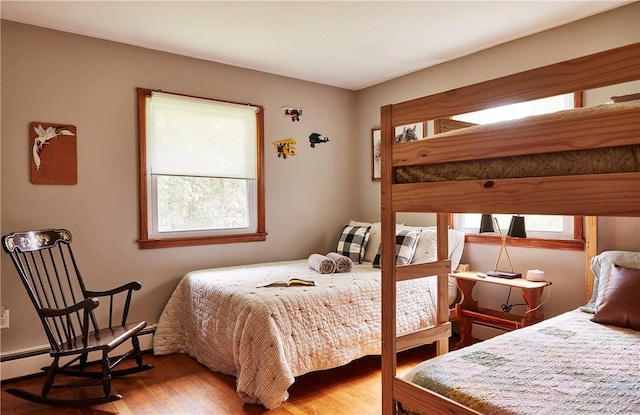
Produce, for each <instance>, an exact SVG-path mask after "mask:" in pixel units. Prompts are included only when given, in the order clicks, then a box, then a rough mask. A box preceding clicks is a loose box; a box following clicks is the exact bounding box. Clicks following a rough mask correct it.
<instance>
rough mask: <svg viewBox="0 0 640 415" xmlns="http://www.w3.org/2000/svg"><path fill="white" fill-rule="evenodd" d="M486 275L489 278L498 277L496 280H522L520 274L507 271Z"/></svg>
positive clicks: (490, 272) (489, 272)
mask: <svg viewBox="0 0 640 415" xmlns="http://www.w3.org/2000/svg"><path fill="white" fill-rule="evenodd" d="M487 275H488V276H490V277H498V278H507V279H513V278H522V274H521V273H519V272H509V271H487Z"/></svg>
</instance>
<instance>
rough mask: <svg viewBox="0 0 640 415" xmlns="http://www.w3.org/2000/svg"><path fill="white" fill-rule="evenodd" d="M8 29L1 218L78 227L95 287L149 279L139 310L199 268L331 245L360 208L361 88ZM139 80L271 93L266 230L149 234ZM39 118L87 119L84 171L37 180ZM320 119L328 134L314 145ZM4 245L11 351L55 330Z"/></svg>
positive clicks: (208, 90)
mask: <svg viewBox="0 0 640 415" xmlns="http://www.w3.org/2000/svg"><path fill="white" fill-rule="evenodd" d="M1 39H2V130H1V131H2V150H1V151H2V164H1V167H2V183H1V189H2V198H1V200H2V207H1V209H2V223H1V227H2V229H1V231H2V233H3V234H5V233H8V232H13V231H19V230H28V229H37V228H48V227H65V228H68V229H70V230H71V231H72V233H73V235H74V245H75V249H76V255H77V257H78V259H79V261H80V265H81V269H82V271H83V273H84V276H85V280H86V282H87V284H88V285H89V286H90V287H92V288H93V289H103V288H110V287H113V286H116V285H117V284H120V283H123V282H126V281H129V280H131V279H136V280H139V281H140V282H141V283H142V285H143V290H142V291H141V293H139V295H137V296H136V297H135V300H134V302H135V303H134V306H133V310H132V318H133V319H140V318H141V319H146V320H147V321H148V322H149V323H155V322H157V320H158V318H159V316H160V313H161V311H162V308H163V306H164V304H165V302H166V301H167V299H168V297H169V295H170V294H171V292H172V290H173V288H174V287H175V285H176V284H177V282H178V280H179V278H180V277H181V276H182V275H183V274H184V273H186V272H187V271H190V270H194V269H199V268H209V267H216V266H224V265H230V264H246V263H255V262H263V261H273V260H286V259H295V258H306V257H307V256H308V255H309V254H311V253H313V252H323V253H324V252H327V251H328V250H330V249H332V248H334V246H335V245H334V244H335V243H336V241H337V236H338V232H339V230H340V229H341V226H342V225H343V224H344V223H346V222H348V220H349V219H350V218H351V216H352V215H353V214H354V213H355V195H354V193H353V184H352V182H353V181H352V179H351V178H352V177H353V176H354V174H355V173H356V171H355V166H354V164H353V163H352V160H353V159H354V151H355V147H354V142H355V140H354V132H355V127H354V123H353V119H354V109H355V93H354V92H353V91H348V90H343V89H339V88H334V87H329V86H324V85H320V84H314V83H309V82H303V81H298V80H294V79H289V78H284V77H279V76H274V75H270V74H266V73H261V72H256V71H250V70H244V69H240V68H236V67H231V66H226V65H221V64H216V63H211V62H206V61H202V60H197V59H191V58H186V57H182V56H177V55H172V54H167V53H161V52H156V51H151V50H146V49H141V48H137V47H132V46H127V45H123V44H119V43H114V42H108V41H103V40H97V39H93V38H88V37H82V36H76V35H71V34H67V33H63V32H57V31H52V30H47V29H42V28H38V27H33V26H28V25H23V24H17V23H14V22H8V21H2V38H1ZM136 87H146V88H154V89H155V88H160V89H163V90H166V91H172V92H179V93H184V94H192V95H198V96H204V97H211V98H217V99H224V100H231V101H240V102H252V103H256V104H261V105H264V106H265V107H266V110H265V136H266V139H265V160H266V161H265V162H266V167H265V171H266V224H267V231H268V233H269V236H268V238H267V241H266V242H254V243H239V244H230V245H209V246H200V247H189V248H167V249H157V250H140V249H139V248H138V245H137V244H136V238H137V237H138V202H137V200H138V193H137V180H138V173H137V168H138V160H137V130H136V128H137V118H136V117H137V113H136V109H137V107H136V97H137V95H136V90H135V88H136ZM282 106H296V107H300V108H302V109H303V110H304V112H303V117H302V118H301V121H300V122H296V123H293V122H292V121H291V120H290V119H289V118H287V117H285V116H284V115H283V112H282V110H281V107H282ZM32 121H41V122H55V123H69V124H73V125H75V126H76V127H77V133H78V139H77V140H78V141H77V142H78V184H77V185H75V186H50V185H33V184H31V183H30V178H29V154H30V153H29V145H28V137H29V131H28V127H29V123H30V122H32ZM312 132H318V133H321V134H322V135H323V136H327V137H329V138H330V142H328V143H326V144H320V145H317V146H316V148H315V149H312V148H311V147H310V146H309V142H308V136H309V134H310V133H312ZM289 137H293V138H295V139H296V140H297V141H298V145H297V153H298V155H297V156H295V157H291V158H287V160H283V159H281V158H277V157H276V153H275V151H274V149H273V145H272V142H273V141H275V140H279V139H283V138H289ZM2 257H3V258H2V299H1V301H2V305H4V306H6V307H7V308H8V309H9V310H10V312H11V314H10V316H11V321H10V323H11V326H10V328H9V329H4V330H2V333H1V335H2V351H3V352H4V351H10V350H15V349H19V348H23V347H30V346H34V345H41V344H44V343H46V339H44V337H43V336H42V335H41V332H42V330H41V329H40V327H39V321H38V320H37V317H36V315H35V312H34V311H33V310H32V309H31V306H30V305H29V303H28V299H27V296H26V294H25V293H24V289H23V288H22V287H21V286H20V285H19V284H20V283H19V281H18V277H17V275H16V274H15V271H14V270H13V267H12V264H11V262H10V260H9V258H8V257H7V256H6V255H4V254H2Z"/></svg>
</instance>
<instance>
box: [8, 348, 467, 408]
mask: <svg viewBox="0 0 640 415" xmlns="http://www.w3.org/2000/svg"><path fill="white" fill-rule="evenodd" d="M455 341H457V339H454V341H452V344H455ZM434 355H435V345H429V346H422V347H419V348H416V349H413V350H410V351H407V352H404V353H402V354H400V355H399V357H398V372H399V373H401V372H402V371H404V370H407V369H409V368H410V367H412V366H413V365H415V364H416V363H418V362H420V361H422V360H424V359H427V358H430V357H433V356H434ZM145 362H147V363H151V364H153V365H154V366H155V368H154V369H153V370H150V371H146V372H141V373H137V374H134V375H130V376H128V377H123V378H119V379H115V380H113V382H112V391H113V392H114V393H120V394H121V395H122V396H123V399H121V400H119V401H115V402H111V403H107V404H103V405H98V406H95V407H92V408H84V409H69V408H65V409H58V408H51V407H47V406H42V405H38V404H35V403H32V402H27V401H24V400H22V399H19V398H17V397H15V396H13V395H10V394H8V393H7V392H5V390H6V389H7V388H20V389H25V390H28V391H31V392H33V393H39V391H40V389H41V387H42V380H43V378H42V377H35V378H30V379H23V380H18V381H9V382H3V383H2V394H1V396H0V400H1V409H0V412H1V413H2V415H18V414H20V415H45V414H46V415H110V414H122V415H142V414H144V415H148V414H158V415H165V414H166V415H180V414H189V415H199V414H202V415H205V414H206V415H217V414H221V415H222V414H224V415H228V414H243V415H257V414H263V413H268V414H269V415H316V414H317V415H333V414H358V415H368V414H371V415H374V414H379V413H380V412H381V410H380V408H381V385H380V379H381V376H380V356H368V357H364V358H362V359H358V360H356V361H354V362H352V363H350V364H348V365H346V366H343V367H340V368H336V369H331V370H324V371H320V372H314V373H309V374H306V375H303V376H300V377H298V378H296V381H295V383H294V384H293V385H292V386H291V387H290V388H289V395H290V396H289V399H288V400H287V401H286V402H283V403H282V405H281V406H280V407H279V408H275V409H272V410H271V411H267V410H266V409H265V408H264V407H263V406H261V405H249V404H244V403H243V402H242V400H241V399H240V397H239V396H238V395H237V393H236V390H235V378H234V377H233V376H227V375H223V374H220V373H216V372H212V371H210V370H209V369H207V368H206V367H204V366H203V365H201V364H200V363H198V362H197V361H196V360H195V359H193V358H191V357H189V356H187V355H182V354H173V355H169V356H153V355H152V354H145ZM95 391H96V389H91V388H71V389H66V390H54V391H52V392H51V395H52V396H57V397H64V398H73V397H78V396H83V395H84V396H90V395H91V394H92V393H94V394H95V393H99V390H98V391H97V392H95ZM54 394H55V395H54Z"/></svg>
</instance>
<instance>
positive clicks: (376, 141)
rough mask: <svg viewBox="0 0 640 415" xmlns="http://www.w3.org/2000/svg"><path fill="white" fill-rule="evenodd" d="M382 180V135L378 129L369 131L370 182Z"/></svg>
mask: <svg viewBox="0 0 640 415" xmlns="http://www.w3.org/2000/svg"><path fill="white" fill-rule="evenodd" d="M381 178H382V133H381V131H380V128H372V129H371V181H374V182H375V181H379V180H380V179H381Z"/></svg>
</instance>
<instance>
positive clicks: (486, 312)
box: [451, 271, 551, 348]
mask: <svg viewBox="0 0 640 415" xmlns="http://www.w3.org/2000/svg"><path fill="white" fill-rule="evenodd" d="M451 276H452V277H455V278H456V284H457V285H458V289H460V293H461V295H462V300H461V301H460V302H459V303H458V304H456V316H457V317H458V320H459V321H460V342H458V344H457V345H456V347H458V348H459V347H464V346H468V345H469V344H472V343H474V341H475V340H474V339H473V337H472V335H471V326H472V324H473V322H474V321H478V322H480V323H484V324H486V325H489V326H493V327H499V328H501V329H504V330H514V329H517V328H520V327H524V326H527V325H531V324H534V323H537V322H539V321H541V320H543V319H544V316H543V315H542V312H541V311H540V309H538V308H537V307H538V306H539V305H540V298H541V297H542V292H543V291H544V287H546V286H547V285H551V282H550V281H529V280H527V279H525V278H514V279H506V278H496V277H489V276H486V277H480V276H478V273H477V272H471V271H468V272H454V273H452V274H451ZM477 282H480V283H488V284H495V285H502V286H504V287H507V288H520V290H521V292H522V298H523V299H524V301H525V303H526V304H527V311H526V312H525V314H524V315H515V314H510V313H505V312H503V311H498V310H491V309H487V308H479V307H478V302H477V301H476V300H474V299H473V296H472V294H473V287H475V285H476V283H477Z"/></svg>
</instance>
